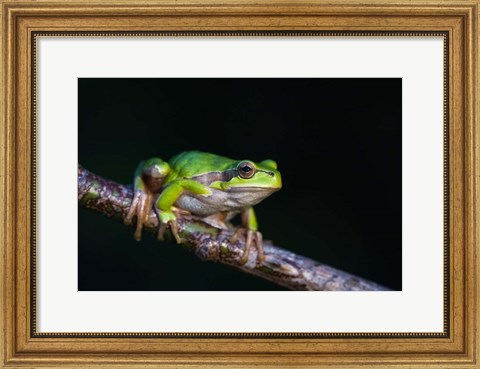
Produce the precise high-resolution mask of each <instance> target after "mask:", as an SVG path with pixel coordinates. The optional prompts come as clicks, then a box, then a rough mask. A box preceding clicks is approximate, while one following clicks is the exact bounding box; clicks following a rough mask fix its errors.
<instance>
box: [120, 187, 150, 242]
mask: <svg viewBox="0 0 480 369" xmlns="http://www.w3.org/2000/svg"><path fill="white" fill-rule="evenodd" d="M154 198H155V195H153V194H152V193H150V192H148V191H144V190H135V192H134V195H133V200H132V204H131V205H130V209H128V213H127V215H126V217H125V219H124V223H125V224H127V225H131V224H132V220H133V217H134V216H136V217H137V224H136V228H135V234H134V238H135V239H136V240H137V241H140V239H141V238H142V229H143V225H144V224H146V223H148V221H149V218H150V210H152V206H153V201H154Z"/></svg>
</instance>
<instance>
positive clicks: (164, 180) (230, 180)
mask: <svg viewBox="0 0 480 369" xmlns="http://www.w3.org/2000/svg"><path fill="white" fill-rule="evenodd" d="M133 187H134V194H133V201H132V204H131V206H130V208H129V210H128V213H127V215H126V217H125V219H124V222H125V224H128V225H131V224H132V223H133V219H134V217H136V229H135V233H134V238H135V239H136V240H137V241H139V240H140V239H141V234H142V229H143V227H144V225H145V224H146V223H147V222H148V221H149V217H150V212H151V210H152V208H153V209H154V210H155V213H156V214H157V217H158V219H159V223H160V226H159V229H158V233H157V237H158V238H159V239H160V240H163V239H164V235H165V231H166V229H167V228H169V229H170V232H171V234H172V236H173V238H174V239H175V241H176V242H177V243H181V242H182V240H181V237H180V235H179V232H178V224H177V217H178V216H181V214H184V213H187V214H193V215H194V216H197V217H199V218H200V219H201V220H203V221H204V222H205V223H207V224H210V225H212V226H214V227H217V228H220V229H229V228H231V227H232V226H231V223H230V220H231V219H233V217H234V216H235V215H237V214H239V215H240V218H241V226H240V227H238V228H237V229H236V230H235V232H233V235H232V236H231V238H230V241H231V242H236V241H237V240H238V239H239V238H240V237H242V236H243V237H245V247H244V250H243V254H242V256H241V258H240V260H239V263H240V264H241V265H243V264H246V263H247V262H248V259H249V255H250V251H251V248H252V247H255V248H256V250H257V259H256V263H257V264H262V263H263V262H264V261H265V253H264V250H263V237H262V234H261V233H260V232H259V231H258V222H257V217H256V214H255V211H254V209H253V206H255V205H257V204H258V203H259V202H260V201H262V200H264V199H265V198H267V197H268V196H270V195H271V194H273V193H274V192H276V191H278V190H280V189H281V188H282V177H281V174H280V172H279V171H278V169H277V163H276V162H275V161H274V160H271V159H266V160H263V161H261V162H254V161H252V160H246V159H244V160H235V159H230V158H227V157H224V156H220V155H216V154H212V153H209V152H202V151H196V150H194V151H184V152H181V153H179V154H178V155H175V156H174V157H172V158H171V159H170V160H168V161H164V160H163V159H161V158H159V157H154V158H151V159H148V160H145V161H142V162H140V163H139V165H138V166H137V168H136V170H135V174H134V183H133Z"/></svg>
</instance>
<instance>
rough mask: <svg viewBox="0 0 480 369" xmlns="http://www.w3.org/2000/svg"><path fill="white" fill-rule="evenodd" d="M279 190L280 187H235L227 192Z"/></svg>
mask: <svg viewBox="0 0 480 369" xmlns="http://www.w3.org/2000/svg"><path fill="white" fill-rule="evenodd" d="M278 190H280V187H253V186H248V187H247V186H245V187H243V186H236V187H230V188H229V189H228V192H275V191H278Z"/></svg>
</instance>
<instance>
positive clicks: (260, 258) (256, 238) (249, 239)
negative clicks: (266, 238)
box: [230, 228, 265, 265]
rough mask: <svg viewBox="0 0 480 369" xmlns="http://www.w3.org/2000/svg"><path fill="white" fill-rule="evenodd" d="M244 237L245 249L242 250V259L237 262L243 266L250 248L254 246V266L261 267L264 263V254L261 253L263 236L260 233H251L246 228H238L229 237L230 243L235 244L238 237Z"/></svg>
mask: <svg viewBox="0 0 480 369" xmlns="http://www.w3.org/2000/svg"><path fill="white" fill-rule="evenodd" d="M242 236H244V237H245V248H244V250H243V254H242V257H241V258H240V260H239V263H240V265H245V264H246V263H247V261H248V257H249V255H250V250H251V249H252V246H253V245H255V248H256V249H257V260H256V264H257V265H261V264H263V262H264V261H265V253H264V251H263V236H262V234H261V233H260V232H257V231H252V230H250V229H246V228H238V229H237V230H236V231H235V233H234V234H233V235H232V237H230V242H232V243H235V242H237V241H238V239H239V238H240V237H242Z"/></svg>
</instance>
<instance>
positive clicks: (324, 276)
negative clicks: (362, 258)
mask: <svg viewBox="0 0 480 369" xmlns="http://www.w3.org/2000/svg"><path fill="white" fill-rule="evenodd" d="M132 196H133V191H132V188H131V186H124V185H121V184H118V183H115V182H113V181H110V180H107V179H104V178H102V177H100V176H97V175H95V174H93V173H91V172H89V171H88V170H86V169H84V168H83V167H81V166H80V165H79V166H78V203H79V205H80V206H83V207H85V208H89V209H93V210H95V211H98V212H100V213H101V214H103V215H106V216H108V217H111V218H115V219H117V220H119V221H123V219H124V217H125V216H126V214H127V212H128V209H129V207H130V203H131V201H132ZM178 226H179V234H180V236H181V237H182V240H183V242H182V244H184V245H185V246H187V247H188V248H189V249H190V250H191V251H193V252H195V254H196V255H197V256H198V257H199V258H200V259H202V260H210V261H214V262H218V263H222V264H226V265H229V266H231V267H234V268H236V269H240V270H242V271H243V272H245V273H249V274H254V275H256V276H258V277H261V278H263V279H266V280H269V281H272V282H274V283H277V284H279V285H281V286H284V287H286V288H289V289H291V290H313V291H386V290H388V289H387V288H385V287H383V286H380V285H378V284H376V283H373V282H370V281H367V280H365V279H362V278H359V277H356V276H353V275H351V274H348V273H346V272H343V271H340V270H337V269H334V268H332V267H329V266H327V265H324V264H321V263H318V262H316V261H313V260H311V259H308V258H306V257H304V256H300V255H296V254H294V253H293V252H290V251H287V250H285V249H282V248H280V247H277V246H273V245H270V244H268V243H267V244H265V245H264V249H265V262H264V263H263V264H262V265H256V263H255V261H256V258H257V255H256V250H253V249H252V251H251V253H250V257H249V260H248V262H247V263H246V264H245V265H240V264H239V260H240V258H241V256H242V254H243V247H244V240H241V239H240V240H238V241H237V242H235V243H231V242H230V241H229V238H230V237H231V235H232V231H230V230H220V229H217V228H214V227H212V226H210V225H208V224H206V223H204V222H202V221H201V220H200V219H199V218H197V217H194V216H191V215H182V216H181V217H179V218H178ZM157 228H158V218H157V216H156V214H155V212H154V211H153V210H152V211H151V213H150V219H149V222H148V224H147V225H146V227H145V231H147V232H156V231H157Z"/></svg>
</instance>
